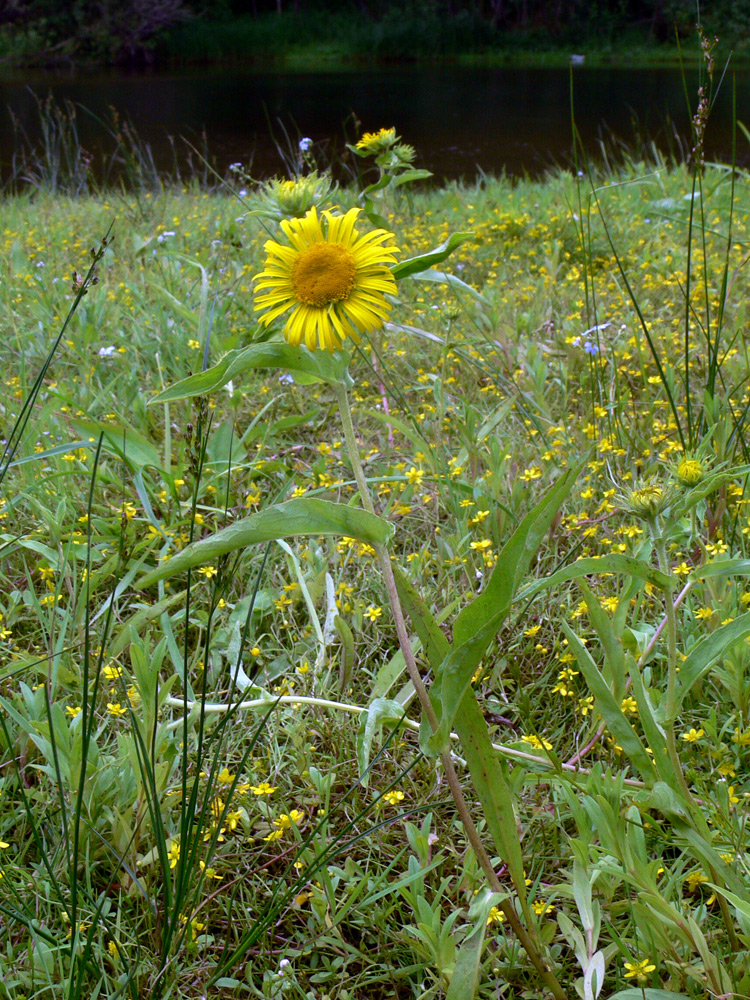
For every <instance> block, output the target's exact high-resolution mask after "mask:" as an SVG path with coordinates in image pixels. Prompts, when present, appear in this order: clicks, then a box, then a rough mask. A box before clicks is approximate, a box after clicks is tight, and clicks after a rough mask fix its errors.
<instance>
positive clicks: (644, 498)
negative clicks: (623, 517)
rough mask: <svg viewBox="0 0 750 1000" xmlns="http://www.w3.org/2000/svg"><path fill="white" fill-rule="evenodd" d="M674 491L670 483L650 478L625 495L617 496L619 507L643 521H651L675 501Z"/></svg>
mask: <svg viewBox="0 0 750 1000" xmlns="http://www.w3.org/2000/svg"><path fill="white" fill-rule="evenodd" d="M675 495H676V492H675V489H674V487H673V485H672V484H671V483H662V482H660V481H659V480H657V479H654V478H651V479H647V480H645V481H644V482H642V483H641V484H640V485H639V486H636V487H635V488H634V489H632V490H628V492H627V493H624V494H619V495H618V497H617V499H618V501H619V504H620V507H621V508H622V509H623V510H624V511H627V512H628V513H630V514H635V516H636V517H639V518H641V519H642V520H644V521H652V520H653V519H654V518H655V517H656V515H657V514H661V513H662V512H663V511H664V510H666V508H667V507H668V506H669V505H670V504H671V503H672V501H673V500H674V499H675Z"/></svg>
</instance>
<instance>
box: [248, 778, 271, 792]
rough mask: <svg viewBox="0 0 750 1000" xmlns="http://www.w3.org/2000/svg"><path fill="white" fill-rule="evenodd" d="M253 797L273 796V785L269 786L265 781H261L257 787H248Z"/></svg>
mask: <svg viewBox="0 0 750 1000" xmlns="http://www.w3.org/2000/svg"><path fill="white" fill-rule="evenodd" d="M250 791H251V792H252V793H253V795H273V793H274V792H275V791H276V786H275V785H269V784H268V782H267V781H261V783H260V784H259V785H250Z"/></svg>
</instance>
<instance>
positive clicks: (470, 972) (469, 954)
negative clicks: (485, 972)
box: [445, 917, 487, 1000]
mask: <svg viewBox="0 0 750 1000" xmlns="http://www.w3.org/2000/svg"><path fill="white" fill-rule="evenodd" d="M486 934H487V918H486V917H485V919H484V923H482V921H481V920H480V921H479V922H478V925H477V927H476V928H475V929H474V930H473V931H472V932H471V934H470V935H469V936H468V937H466V938H464V940H463V941H462V942H461V945H460V947H459V949H458V954H457V955H456V966H455V969H454V970H453V975H452V976H451V984H450V986H449V987H448V992H447V993H446V994H445V1000H473V998H474V995H475V993H476V991H477V986H478V985H479V966H480V964H481V961H482V948H483V947H484V939H485V935H486Z"/></svg>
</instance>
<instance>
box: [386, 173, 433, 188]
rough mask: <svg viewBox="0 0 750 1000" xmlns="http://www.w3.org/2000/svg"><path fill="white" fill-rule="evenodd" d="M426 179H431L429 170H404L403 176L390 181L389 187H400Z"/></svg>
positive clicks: (400, 175)
mask: <svg viewBox="0 0 750 1000" xmlns="http://www.w3.org/2000/svg"><path fill="white" fill-rule="evenodd" d="M428 177H432V171H431V170H419V169H414V170H405V171H404V172H403V174H399V175H398V177H394V178H393V179H392V181H391V187H401V185H402V184H413V183H414V181H426V180H427V178H428Z"/></svg>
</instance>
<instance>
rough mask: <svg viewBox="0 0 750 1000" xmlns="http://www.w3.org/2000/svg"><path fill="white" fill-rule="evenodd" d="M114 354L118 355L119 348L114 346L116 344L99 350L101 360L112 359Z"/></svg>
mask: <svg viewBox="0 0 750 1000" xmlns="http://www.w3.org/2000/svg"><path fill="white" fill-rule="evenodd" d="M113 354H117V348H116V347H115V346H114V344H110V345H109V347H100V348H99V357H100V358H111V357H112V355H113Z"/></svg>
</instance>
